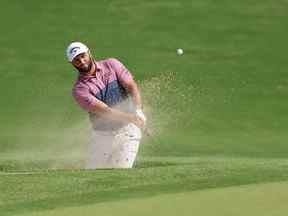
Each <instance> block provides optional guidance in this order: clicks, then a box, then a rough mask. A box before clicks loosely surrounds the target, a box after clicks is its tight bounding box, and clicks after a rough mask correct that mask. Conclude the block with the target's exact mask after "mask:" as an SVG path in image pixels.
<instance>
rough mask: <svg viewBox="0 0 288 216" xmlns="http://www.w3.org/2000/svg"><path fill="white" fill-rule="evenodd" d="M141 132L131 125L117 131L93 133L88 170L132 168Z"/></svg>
mask: <svg viewBox="0 0 288 216" xmlns="http://www.w3.org/2000/svg"><path fill="white" fill-rule="evenodd" d="M141 137H142V133H141V130H140V129H139V128H138V127H137V126H136V125H134V124H132V123H130V124H128V125H126V126H124V127H122V128H120V129H119V130H116V131H97V130H93V129H92V131H91V137H90V140H89V144H88V145H89V146H88V161H87V164H86V169H101V168H102V169H103V168H132V166H133V164H134V161H135V159H136V156H137V153H138V148H139V143H140V140H141Z"/></svg>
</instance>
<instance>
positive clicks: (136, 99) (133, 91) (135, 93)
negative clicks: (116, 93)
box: [128, 84, 143, 109]
mask: <svg viewBox="0 0 288 216" xmlns="http://www.w3.org/2000/svg"><path fill="white" fill-rule="evenodd" d="M128 91H129V93H130V95H131V97H132V100H133V103H134V105H135V106H136V109H142V108H143V107H142V101H141V96H140V91H139V89H138V87H137V85H136V84H134V85H133V86H132V87H130V88H129V90H128Z"/></svg>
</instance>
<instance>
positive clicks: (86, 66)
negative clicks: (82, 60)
mask: <svg viewBox="0 0 288 216" xmlns="http://www.w3.org/2000/svg"><path fill="white" fill-rule="evenodd" d="M92 64H93V63H92V60H91V61H90V62H89V63H87V64H84V65H82V66H81V67H76V66H74V67H75V68H76V69H77V70H78V71H79V73H81V74H84V73H88V72H89V71H90V70H91V68H92Z"/></svg>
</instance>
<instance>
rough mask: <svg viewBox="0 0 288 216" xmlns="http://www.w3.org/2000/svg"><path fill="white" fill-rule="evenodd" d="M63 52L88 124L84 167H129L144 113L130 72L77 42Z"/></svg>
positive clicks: (117, 61)
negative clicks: (72, 71) (74, 73)
mask: <svg viewBox="0 0 288 216" xmlns="http://www.w3.org/2000/svg"><path fill="white" fill-rule="evenodd" d="M66 54H67V58H68V61H69V62H70V63H71V64H72V65H73V66H74V67H75V68H76V69H77V70H78V72H79V76H78V79H77V80H76V82H75V84H74V87H73V90H72V94H73V96H74V98H75V100H76V101H77V102H78V104H79V105H80V106H81V107H82V108H83V109H84V110H85V111H87V112H88V114H89V118H90V122H91V125H92V130H91V136H90V141H89V146H88V160H87V164H86V168H87V169H98V168H132V166H133V163H134V161H135V158H136V156H137V152H138V148H139V143H140V140H141V137H142V133H141V129H144V127H145V123H146V117H145V115H144V113H143V112H142V104H141V97H140V93H139V89H138V87H137V84H136V82H135V81H134V80H133V77H132V75H131V73H130V72H129V71H128V70H127V68H126V67H125V66H124V65H123V64H122V63H121V62H120V61H119V60H117V59H115V58H108V59H105V60H99V61H98V60H97V61H96V60H95V59H94V58H93V57H92V55H91V53H90V51H89V49H88V47H87V46H86V45H84V44H83V43H80V42H73V43H71V44H70V45H69V46H68V47H67V50H66Z"/></svg>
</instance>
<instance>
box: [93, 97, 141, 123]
mask: <svg viewBox="0 0 288 216" xmlns="http://www.w3.org/2000/svg"><path fill="white" fill-rule="evenodd" d="M91 111H92V112H95V113H97V114H98V115H100V116H102V117H104V118H107V119H111V120H116V121H120V122H124V123H130V122H132V123H134V124H135V125H137V126H138V127H140V128H143V127H144V122H143V120H142V119H141V118H140V117H138V116H137V115H135V114H133V113H126V112H121V111H119V110H117V109H113V108H111V107H109V106H108V105H107V104H105V103H103V102H102V101H97V102H96V103H95V104H94V105H93V107H92V108H91Z"/></svg>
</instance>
